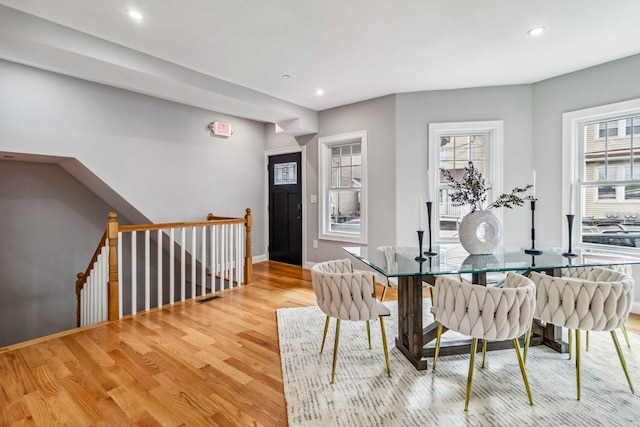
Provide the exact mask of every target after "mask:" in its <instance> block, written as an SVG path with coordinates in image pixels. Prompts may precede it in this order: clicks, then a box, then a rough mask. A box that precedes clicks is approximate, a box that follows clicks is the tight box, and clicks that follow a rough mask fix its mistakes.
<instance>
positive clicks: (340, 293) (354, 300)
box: [311, 259, 389, 320]
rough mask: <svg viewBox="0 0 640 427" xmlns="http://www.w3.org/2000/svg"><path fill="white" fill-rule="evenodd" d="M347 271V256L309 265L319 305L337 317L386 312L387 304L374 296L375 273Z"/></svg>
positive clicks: (373, 316) (369, 316) (370, 316)
mask: <svg viewBox="0 0 640 427" xmlns="http://www.w3.org/2000/svg"><path fill="white" fill-rule="evenodd" d="M347 265H348V266H349V268H348V269H347V268H346V267H347ZM350 271H351V262H350V261H349V260H348V259H346V260H337V261H327V262H322V263H318V264H316V265H314V266H313V267H312V268H311V282H312V284H313V291H314V293H315V295H316V301H317V303H318V306H319V307H320V309H321V310H322V311H323V312H324V313H325V314H326V315H327V316H331V317H334V318H336V319H340V320H374V319H376V318H377V317H378V316H380V315H383V316H386V315H388V314H389V310H388V308H387V307H385V306H384V305H383V304H381V303H380V302H379V301H378V300H377V299H376V298H375V296H374V293H373V292H374V284H375V278H374V274H373V273H371V272H364V271H356V272H350Z"/></svg>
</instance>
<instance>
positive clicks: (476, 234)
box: [458, 210, 502, 255]
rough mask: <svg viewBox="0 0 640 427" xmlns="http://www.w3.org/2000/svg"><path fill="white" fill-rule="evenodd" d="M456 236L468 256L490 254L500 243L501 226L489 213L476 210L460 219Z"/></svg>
mask: <svg viewBox="0 0 640 427" xmlns="http://www.w3.org/2000/svg"><path fill="white" fill-rule="evenodd" d="M458 236H459V238H460V244H461V245H462V247H463V248H464V249H465V250H466V251H467V252H469V253H470V254H472V255H485V254H492V253H493V252H494V251H495V250H496V249H497V248H498V246H500V243H502V224H500V221H499V220H498V218H497V217H496V216H495V215H494V214H492V213H491V212H490V211H486V210H476V211H473V212H469V213H468V214H467V215H465V216H464V217H463V218H462V221H461V222H460V226H459V227H458Z"/></svg>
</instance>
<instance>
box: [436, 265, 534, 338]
mask: <svg viewBox="0 0 640 427" xmlns="http://www.w3.org/2000/svg"><path fill="white" fill-rule="evenodd" d="M535 291H536V290H535V285H534V283H533V282H532V281H531V280H529V279H528V278H527V277H525V276H522V275H520V274H517V273H513V272H510V273H508V274H507V277H506V279H505V282H504V286H503V287H502V288H493V287H484V286H479V285H472V284H469V283H465V282H461V281H459V280H455V279H453V278H451V277H447V276H437V278H436V283H435V287H434V289H433V298H434V303H433V304H434V306H435V313H436V318H437V319H438V322H440V323H442V325H443V326H445V327H447V328H449V329H451V330H453V331H456V332H460V333H462V334H464V335H467V336H470V337H473V338H482V339H487V340H508V339H513V338H516V337H518V336H520V335H522V334H523V333H524V332H525V331H526V330H527V328H528V327H529V323H530V322H531V318H532V316H533V310H534V307H535Z"/></svg>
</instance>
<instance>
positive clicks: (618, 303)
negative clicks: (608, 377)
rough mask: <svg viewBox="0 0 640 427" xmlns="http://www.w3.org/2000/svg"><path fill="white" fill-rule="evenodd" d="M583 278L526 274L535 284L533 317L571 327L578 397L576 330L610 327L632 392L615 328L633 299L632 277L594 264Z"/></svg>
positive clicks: (578, 362)
mask: <svg viewBox="0 0 640 427" xmlns="http://www.w3.org/2000/svg"><path fill="white" fill-rule="evenodd" d="M590 275H591V276H590V278H594V279H602V278H604V277H606V279H607V280H606V281H604V280H587V279H586V278H585V279H576V278H569V277H552V276H547V275H545V274H540V273H536V272H532V273H530V276H529V277H530V278H531V280H533V281H534V282H535V283H536V286H537V293H538V295H537V298H536V300H537V302H536V308H535V313H534V318H536V319H540V320H542V321H544V322H548V323H552V324H554V325H556V326H562V327H565V328H568V329H570V330H572V329H573V330H575V353H576V389H577V396H578V400H580V374H581V371H580V369H581V367H580V330H584V331H610V332H611V337H612V338H613V343H614V344H615V347H616V351H617V352H618V358H619V359H620V364H621V365H622V369H623V370H624V373H625V375H626V377H627V382H628V383H629V388H631V392H632V393H633V392H634V390H633V384H632V383H631V377H630V376H629V372H628V370H627V364H626V361H625V359H624V354H623V353H622V350H621V349H620V344H619V343H618V338H617V336H616V333H615V329H617V328H619V327H620V326H622V325H624V323H625V322H626V321H627V318H628V317H629V312H630V311H631V304H632V302H633V279H631V278H630V277H629V276H627V275H625V274H622V273H620V272H616V271H613V270H608V269H603V268H599V267H594V268H593V270H592V271H591V272H590Z"/></svg>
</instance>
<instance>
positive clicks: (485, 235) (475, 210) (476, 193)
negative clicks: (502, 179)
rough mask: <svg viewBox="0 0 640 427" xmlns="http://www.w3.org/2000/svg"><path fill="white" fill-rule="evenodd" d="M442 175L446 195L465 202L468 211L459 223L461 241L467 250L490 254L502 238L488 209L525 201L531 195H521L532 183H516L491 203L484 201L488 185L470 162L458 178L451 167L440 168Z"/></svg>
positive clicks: (454, 200)
mask: <svg viewBox="0 0 640 427" xmlns="http://www.w3.org/2000/svg"><path fill="white" fill-rule="evenodd" d="M440 171H441V172H442V176H443V177H444V179H445V180H446V181H447V182H448V183H449V189H450V190H449V198H450V200H451V201H452V202H453V203H455V204H458V205H467V206H469V209H470V210H471V212H469V213H468V214H467V215H465V216H464V217H463V218H462V221H461V222H460V226H459V227H458V235H459V237H460V244H462V246H463V247H464V248H465V249H466V250H467V252H469V253H470V254H472V255H474V254H491V253H493V251H495V249H496V248H497V247H498V246H499V245H500V242H501V241H502V225H501V224H500V221H499V220H498V218H497V217H496V216H495V215H493V214H492V213H491V212H490V211H489V210H490V209H492V208H507V209H512V208H513V207H515V206H522V205H524V202H525V200H529V199H530V198H531V196H523V193H526V192H527V191H528V190H529V189H530V188H531V187H532V185H531V184H529V185H526V186H524V187H515V188H514V189H513V190H511V192H510V193H505V194H501V195H499V196H498V197H497V198H496V199H495V200H494V201H493V202H492V203H490V204H489V205H487V206H486V207H485V205H486V203H487V195H488V193H489V191H490V190H491V186H489V185H487V183H486V180H485V179H484V177H483V176H482V173H481V172H480V171H479V170H478V169H477V168H476V167H475V165H474V164H473V162H471V161H470V162H469V164H468V166H466V167H465V168H464V175H463V176H462V179H461V180H460V181H458V180H456V179H455V177H454V176H453V174H452V173H451V171H449V170H447V169H444V168H440Z"/></svg>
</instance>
